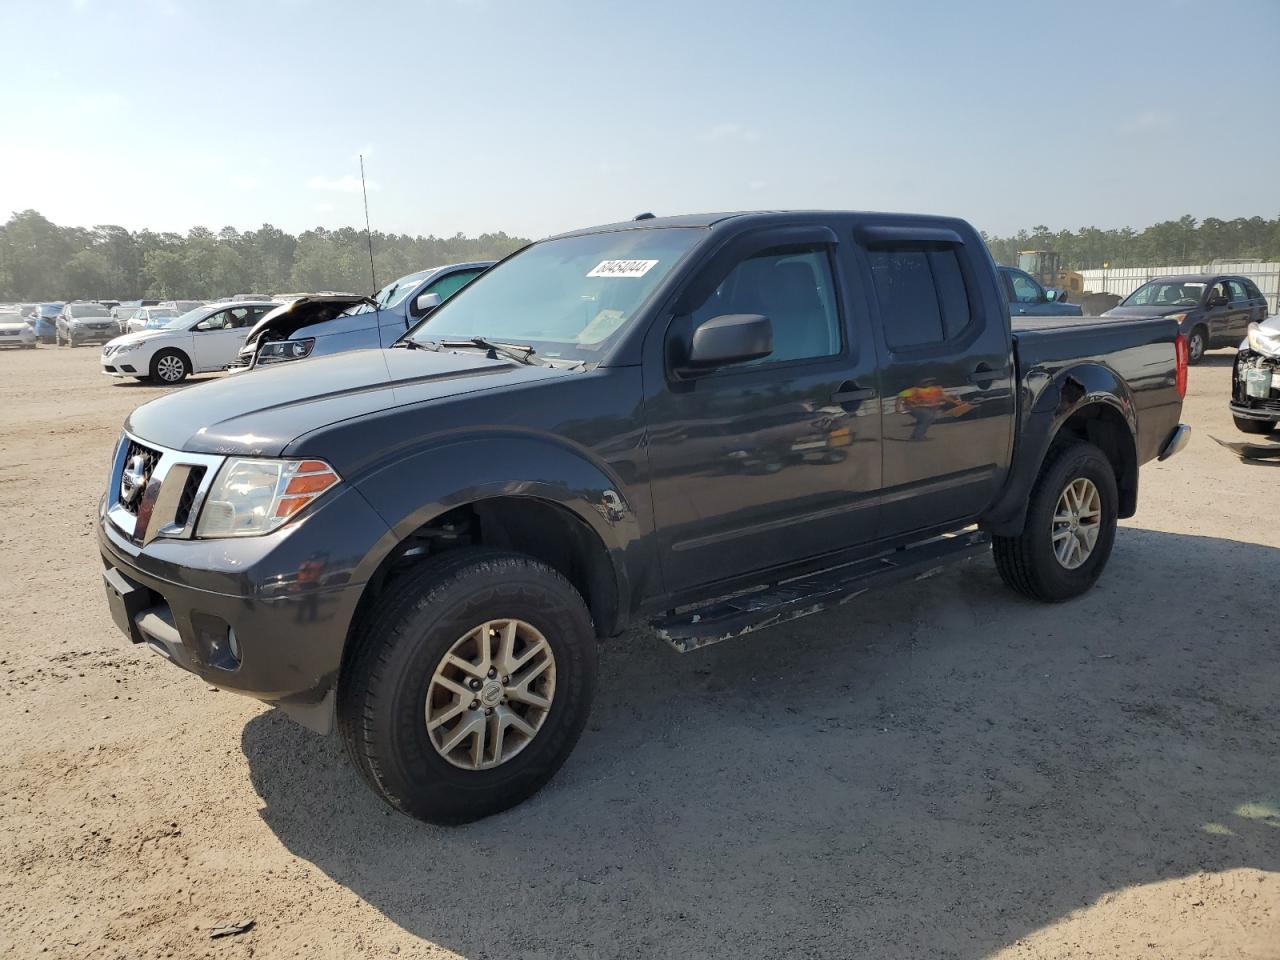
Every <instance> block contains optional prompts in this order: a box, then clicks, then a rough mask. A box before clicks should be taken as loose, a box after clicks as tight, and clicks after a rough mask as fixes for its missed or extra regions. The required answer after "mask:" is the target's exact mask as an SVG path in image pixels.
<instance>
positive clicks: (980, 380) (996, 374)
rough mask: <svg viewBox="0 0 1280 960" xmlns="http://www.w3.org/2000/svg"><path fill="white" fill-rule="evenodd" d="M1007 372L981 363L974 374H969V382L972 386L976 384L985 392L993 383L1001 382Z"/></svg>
mask: <svg viewBox="0 0 1280 960" xmlns="http://www.w3.org/2000/svg"><path fill="white" fill-rule="evenodd" d="M1006 372H1007V371H1006V370H1005V369H1003V368H1002V369H1000V370H995V369H992V368H991V367H989V366H988V365H987V364H985V363H980V364H978V366H977V368H976V369H975V370H974V371H973V373H971V374H969V382H970V383H972V384H976V385H977V386H979V387H981V388H982V389H984V390H985V389H986V388H987V387H989V386H990V385H991V383H992V381H994V380H999V379H1000V378H1001V377H1003V376H1004V375H1005V373H1006Z"/></svg>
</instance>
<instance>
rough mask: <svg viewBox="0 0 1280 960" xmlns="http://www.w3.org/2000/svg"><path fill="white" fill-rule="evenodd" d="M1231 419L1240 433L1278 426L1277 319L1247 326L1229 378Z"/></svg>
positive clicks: (1267, 430)
mask: <svg viewBox="0 0 1280 960" xmlns="http://www.w3.org/2000/svg"><path fill="white" fill-rule="evenodd" d="M1231 416H1232V417H1233V418H1234V419H1235V422H1236V426H1237V427H1238V428H1239V429H1240V430H1241V431H1243V432H1244V433H1253V434H1268V433H1271V432H1272V431H1273V430H1275V429H1276V424H1277V423H1280V315H1277V316H1274V317H1269V318H1267V319H1266V320H1263V321H1262V322H1261V323H1251V324H1250V325H1249V332H1248V335H1247V336H1246V337H1245V340H1244V343H1242V344H1240V350H1239V352H1238V353H1237V354H1236V359H1235V365H1234V369H1233V371H1232V375H1231Z"/></svg>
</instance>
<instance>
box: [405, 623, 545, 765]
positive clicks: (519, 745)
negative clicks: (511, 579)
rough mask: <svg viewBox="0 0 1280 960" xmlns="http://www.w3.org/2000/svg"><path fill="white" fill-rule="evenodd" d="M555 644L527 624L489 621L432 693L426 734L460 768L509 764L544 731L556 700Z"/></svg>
mask: <svg viewBox="0 0 1280 960" xmlns="http://www.w3.org/2000/svg"><path fill="white" fill-rule="evenodd" d="M555 688H556V659H555V655H554V654H553V653H552V652H551V644H550V643H548V642H547V638H546V637H544V636H543V635H542V634H541V633H540V632H539V631H538V630H537V629H536V628H535V627H534V626H532V625H531V624H529V623H526V622H525V621H523V620H490V621H488V622H486V623H482V624H480V626H478V627H476V628H475V629H473V630H470V631H468V632H467V633H465V634H464V635H463V636H462V637H460V638H459V639H458V640H457V642H456V643H454V644H453V646H451V647H450V648H449V651H448V652H447V653H446V654H445V655H444V657H443V658H442V659H441V660H440V663H439V664H438V665H437V666H436V670H435V673H434V674H433V675H432V677H431V683H430V685H429V686H428V688H427V703H426V723H427V732H428V734H429V735H430V737H431V743H432V745H433V746H434V747H435V748H436V752H437V753H439V754H440V756H442V757H443V758H444V759H445V760H447V761H449V763H451V764H453V765H454V766H455V767H461V768H462V769H464V770H484V769H488V768H491V767H496V766H498V765H500V764H503V763H506V762H507V761H508V760H510V759H511V758H512V757H514V756H515V755H516V754H518V753H519V752H520V751H521V750H523V749H524V748H525V747H527V746H528V745H529V744H530V743H531V742H532V741H533V738H534V737H535V736H537V733H538V731H539V730H540V729H541V728H542V725H543V723H544V722H545V721H546V719H547V715H548V714H549V713H550V712H551V702H552V700H553V699H554V698H555Z"/></svg>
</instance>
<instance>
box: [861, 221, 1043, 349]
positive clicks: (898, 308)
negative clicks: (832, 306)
mask: <svg viewBox="0 0 1280 960" xmlns="http://www.w3.org/2000/svg"><path fill="white" fill-rule="evenodd" d="M867 256H868V259H869V260H870V262H871V276H872V279H873V281H874V283H875V291H876V299H877V300H878V301H879V304H880V317H881V322H882V323H883V325H884V336H885V342H886V343H887V344H888V345H889V347H890V349H892V350H910V349H917V348H922V347H930V346H937V345H940V344H942V343H945V342H947V341H948V340H954V339H956V338H957V337H959V336H960V335H961V334H962V333H963V332H964V331H965V330H966V329H967V328H968V326H969V323H970V320H971V316H972V314H971V309H970V305H969V292H968V288H967V287H966V286H965V281H964V272H963V270H962V269H961V266H960V259H959V257H958V256H957V255H956V251H955V248H954V247H952V246H951V245H949V244H912V245H909V246H901V247H873V248H871V249H870V250H868V251H867ZM1013 285H1014V290H1015V292H1016V291H1017V288H1018V277H1017V275H1016V274H1015V276H1014V280H1013Z"/></svg>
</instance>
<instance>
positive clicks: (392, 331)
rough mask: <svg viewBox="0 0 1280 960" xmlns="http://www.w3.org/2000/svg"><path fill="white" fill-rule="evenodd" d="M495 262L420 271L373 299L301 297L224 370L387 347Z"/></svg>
mask: <svg viewBox="0 0 1280 960" xmlns="http://www.w3.org/2000/svg"><path fill="white" fill-rule="evenodd" d="M495 262H496V261H494V260H479V261H474V262H471V263H454V264H450V265H449V266H444V267H432V268H430V269H427V270H420V271H418V272H417V273H411V274H408V275H407V276H404V277H401V278H400V279H399V280H396V281H395V282H393V283H389V284H387V285H386V286H385V287H383V288H382V289H381V290H379V291H378V295H377V296H376V297H372V298H370V297H363V296H360V295H359V294H350V293H320V294H313V295H308V296H304V297H299V298H297V299H295V300H293V301H292V302H290V303H286V304H285V305H284V306H282V307H279V308H278V309H276V310H273V311H272V312H271V313H269V314H267V315H266V316H265V317H263V318H262V319H261V320H259V321H258V323H257V324H255V325H254V328H253V329H252V330H250V331H249V336H248V337H246V338H245V343H244V346H243V347H241V349H240V355H239V356H238V357H237V358H236V361H235V362H234V363H232V364H231V365H230V367H229V368H228V369H229V370H230V371H231V372H233V373H238V372H242V371H244V370H251V369H253V368H255V367H259V366H267V365H269V364H273V363H283V362H285V361H291V360H305V359H307V358H308V357H322V356H328V355H329V354H332V353H345V352H347V351H348V350H367V349H370V348H378V347H389V346H391V344H393V343H395V342H396V341H397V340H399V339H400V338H401V337H402V336H404V333H405V331H406V330H408V329H409V328H410V327H412V326H413V325H414V324H415V323H417V322H418V321H419V320H421V319H423V318H424V317H426V316H427V315H428V314H429V313H431V311H432V310H434V309H435V308H436V307H438V306H439V305H440V304H442V303H444V301H446V300H448V299H449V298H450V297H451V296H453V295H454V294H455V293H457V292H458V291H459V290H461V289H462V288H463V287H465V286H466V285H467V284H468V283H470V282H471V281H472V280H474V279H475V278H476V277H478V276H480V274H482V273H484V272H485V271H486V270H488V269H489V268H490V267H491V266H493V264H494V263H495Z"/></svg>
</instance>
